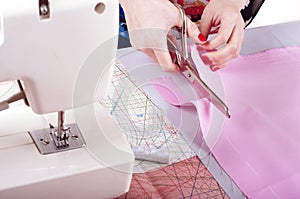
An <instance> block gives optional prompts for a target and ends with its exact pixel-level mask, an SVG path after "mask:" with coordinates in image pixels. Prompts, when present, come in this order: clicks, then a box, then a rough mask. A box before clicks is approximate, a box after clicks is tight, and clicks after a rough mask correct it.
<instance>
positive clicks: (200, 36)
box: [198, 33, 206, 42]
mask: <svg viewBox="0 0 300 199" xmlns="http://www.w3.org/2000/svg"><path fill="white" fill-rule="evenodd" d="M198 38H199V39H200V41H202V42H205V41H206V38H205V37H204V36H203V35H202V34H201V33H199V35H198Z"/></svg>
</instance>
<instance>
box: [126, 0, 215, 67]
mask: <svg viewBox="0 0 300 199" xmlns="http://www.w3.org/2000/svg"><path fill="white" fill-rule="evenodd" d="M120 3H121V5H122V7H123V9H124V12H125V17H126V21H127V28H128V31H129V37H130V42H131V44H132V46H133V47H135V48H136V49H138V50H141V51H142V52H144V53H146V54H147V55H148V56H149V57H151V58H152V59H153V60H154V61H155V62H157V63H158V64H160V65H161V67H162V69H163V70H164V71H170V72H175V71H178V66H177V65H176V64H174V63H173V62H172V60H171V57H170V54H169V51H168V48H167V36H168V35H169V36H170V37H171V38H172V37H173V38H174V36H173V35H171V33H170V30H171V28H173V27H179V28H180V27H181V26H182V17H181V14H180V11H179V9H178V8H177V7H176V6H175V5H173V4H172V3H171V2H169V0H151V1H148V0H120ZM187 32H188V36H189V37H190V38H191V39H192V40H193V41H194V42H196V43H201V41H200V40H199V38H198V35H199V33H200V31H199V29H198V27H197V25H196V24H194V23H193V22H191V21H190V20H189V19H188V20H187ZM210 46H211V45H210Z"/></svg>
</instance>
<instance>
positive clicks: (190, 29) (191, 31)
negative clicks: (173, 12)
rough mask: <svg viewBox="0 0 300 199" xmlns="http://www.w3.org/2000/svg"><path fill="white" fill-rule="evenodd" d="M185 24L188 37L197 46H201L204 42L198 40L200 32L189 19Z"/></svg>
mask: <svg viewBox="0 0 300 199" xmlns="http://www.w3.org/2000/svg"><path fill="white" fill-rule="evenodd" d="M186 22H187V34H188V36H189V37H190V38H191V39H192V40H193V41H194V42H195V43H197V44H203V43H204V42H203V41H201V40H200V39H199V34H200V30H199V28H198V26H197V25H196V24H195V23H194V22H192V21H191V20H190V19H189V18H187V19H186Z"/></svg>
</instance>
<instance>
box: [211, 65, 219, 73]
mask: <svg viewBox="0 0 300 199" xmlns="http://www.w3.org/2000/svg"><path fill="white" fill-rule="evenodd" d="M219 69H220V68H219V67H217V66H215V67H212V69H211V70H212V71H213V72H216V71H217V70H219Z"/></svg>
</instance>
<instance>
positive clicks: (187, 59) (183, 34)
mask: <svg viewBox="0 0 300 199" xmlns="http://www.w3.org/2000/svg"><path fill="white" fill-rule="evenodd" d="M176 6H177V7H178V9H179V11H180V14H181V17H182V28H180V29H181V31H180V30H178V29H177V30H178V31H180V41H181V49H179V48H178V47H177V45H176V44H175V43H174V42H173V41H172V39H171V38H170V37H168V38H167V41H168V48H169V52H170V54H171V57H172V59H173V62H174V63H175V64H177V65H178V66H179V69H180V71H181V72H182V74H183V76H184V77H185V78H186V79H187V80H188V81H189V82H190V83H192V84H196V85H197V88H199V89H198V91H199V92H200V94H201V95H202V96H204V97H206V98H207V99H209V101H210V102H211V103H212V104H213V105H214V106H215V107H216V108H217V109H218V110H219V111H221V112H222V113H223V114H224V115H225V116H226V117H228V118H230V116H231V115H230V112H229V108H228V106H227V105H226V104H225V103H224V102H223V101H222V100H221V98H220V97H219V96H218V95H217V94H216V93H215V92H214V91H213V90H212V89H211V88H210V87H209V86H208V85H207V84H206V83H205V82H204V81H203V80H202V79H201V78H200V75H199V73H198V71H197V69H196V65H195V63H194V62H193V60H192V58H191V54H190V52H189V51H188V47H187V27H186V19H187V16H186V14H185V12H184V10H183V9H182V8H181V7H180V6H178V5H176Z"/></svg>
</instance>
